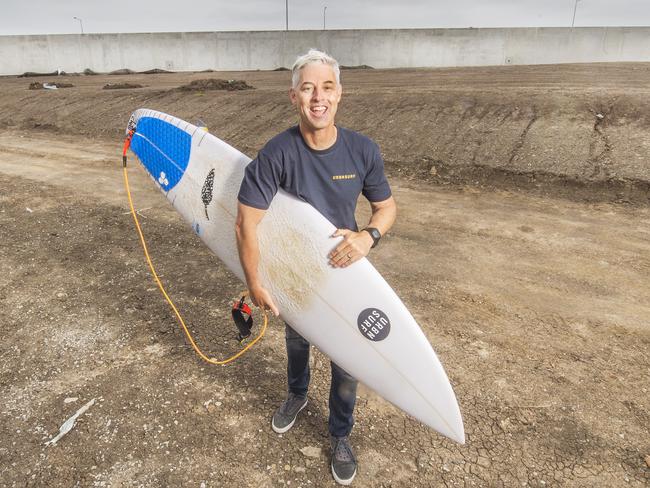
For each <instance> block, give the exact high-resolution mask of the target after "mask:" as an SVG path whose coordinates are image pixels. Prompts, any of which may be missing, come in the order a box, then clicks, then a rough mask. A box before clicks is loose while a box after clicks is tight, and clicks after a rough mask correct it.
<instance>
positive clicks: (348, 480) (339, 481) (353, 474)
mask: <svg viewBox="0 0 650 488" xmlns="http://www.w3.org/2000/svg"><path fill="white" fill-rule="evenodd" d="M330 468H331V469H332V476H334V481H336V482H337V483H338V484H339V485H343V486H348V485H351V484H352V480H353V479H354V477H355V476H356V475H357V470H356V468H355V469H354V473H352V476H350V478H348V479H347V480H342V479H341V478H339V477H338V476H336V473H335V472H334V465H333V464H330Z"/></svg>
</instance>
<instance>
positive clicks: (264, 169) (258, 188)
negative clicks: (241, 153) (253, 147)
mask: <svg viewBox="0 0 650 488" xmlns="http://www.w3.org/2000/svg"><path fill="white" fill-rule="evenodd" d="M281 176H282V166H281V164H280V163H278V162H276V161H275V160H274V159H273V158H271V157H269V156H268V155H267V154H266V153H265V152H264V150H262V151H260V152H259V154H258V155H257V157H256V158H255V159H253V160H252V161H251V162H250V163H249V164H248V166H246V170H245V171H244V179H243V180H242V182H241V185H240V187H239V195H238V196H237V199H238V200H239V201H240V202H241V203H243V204H244V205H248V206H249V207H255V208H259V209H261V210H266V209H267V208H269V205H271V200H273V197H274V196H275V194H276V193H277V192H278V188H279V187H280V180H281Z"/></svg>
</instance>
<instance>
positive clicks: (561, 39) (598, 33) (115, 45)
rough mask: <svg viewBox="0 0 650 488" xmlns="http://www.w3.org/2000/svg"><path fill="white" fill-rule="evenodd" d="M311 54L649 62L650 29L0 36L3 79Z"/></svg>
mask: <svg viewBox="0 0 650 488" xmlns="http://www.w3.org/2000/svg"><path fill="white" fill-rule="evenodd" d="M310 47H317V48H320V49H324V50H326V51H328V52H330V53H331V54H333V55H334V56H335V57H337V58H338V60H339V61H340V63H341V64H343V65H351V66H353V65H362V64H365V65H370V66H373V67H375V68H416V67H443V66H489V65H507V64H557V63H592V62H617V61H646V62H647V61H650V27H576V28H573V29H571V28H559V27H548V28H500V29H471V28H470V29H399V30H397V29H396V30H386V29H382V30H321V31H257V32H179V33H142V34H65V35H29V36H0V74H2V75H11V74H20V73H23V72H26V71H36V72H52V71H56V70H57V69H61V70H63V71H66V72H81V71H83V70H84V69H86V68H89V69H91V70H93V71H96V72H109V71H113V70H116V69H121V68H129V69H132V70H135V71H144V70H148V69H153V68H162V69H167V70H170V71H200V70H204V69H214V70H219V71H221V70H256V69H261V70H268V69H275V68H279V67H290V66H291V64H292V63H293V61H294V59H295V57H296V56H297V55H298V54H299V53H302V52H304V51H306V50H307V49H308V48H310Z"/></svg>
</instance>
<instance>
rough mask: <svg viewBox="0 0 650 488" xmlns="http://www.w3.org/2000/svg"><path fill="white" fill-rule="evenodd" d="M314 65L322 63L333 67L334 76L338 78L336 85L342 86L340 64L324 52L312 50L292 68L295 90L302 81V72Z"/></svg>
mask: <svg viewBox="0 0 650 488" xmlns="http://www.w3.org/2000/svg"><path fill="white" fill-rule="evenodd" d="M312 63H321V64H326V65H328V66H331V67H332V69H333V70H334V76H335V77H336V83H338V84H341V69H340V68H339V62H338V61H337V60H336V59H334V58H333V57H332V56H330V55H329V54H327V53H324V52H323V51H319V50H318V49H310V50H309V52H308V53H307V54H303V55H302V56H298V58H297V59H296V62H295V63H293V67H292V68H291V86H293V88H298V80H300V70H301V69H303V68H304V67H305V66H307V65H308V64H312Z"/></svg>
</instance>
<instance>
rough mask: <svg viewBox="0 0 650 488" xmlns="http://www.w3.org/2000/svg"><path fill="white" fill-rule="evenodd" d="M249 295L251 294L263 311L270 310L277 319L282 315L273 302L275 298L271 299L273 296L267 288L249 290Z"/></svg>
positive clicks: (259, 287) (254, 301)
mask: <svg viewBox="0 0 650 488" xmlns="http://www.w3.org/2000/svg"><path fill="white" fill-rule="evenodd" d="M248 293H249V294H250V297H251V300H252V301H253V303H254V304H255V305H257V306H258V307H260V308H261V309H262V310H270V311H271V312H273V315H275V316H276V317H277V316H278V315H280V311H279V310H278V307H277V306H276V305H275V303H274V302H273V298H271V294H270V293H269V292H268V290H267V289H266V288H264V287H262V286H257V287H254V288H251V289H249V290H248Z"/></svg>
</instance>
